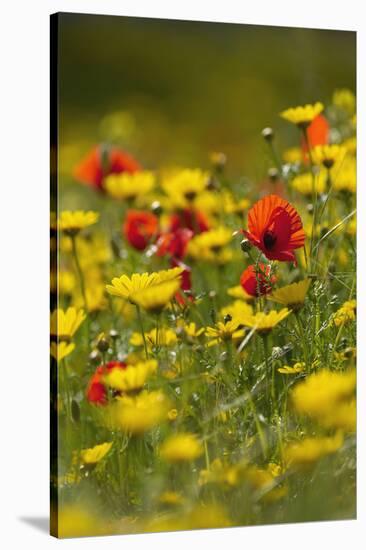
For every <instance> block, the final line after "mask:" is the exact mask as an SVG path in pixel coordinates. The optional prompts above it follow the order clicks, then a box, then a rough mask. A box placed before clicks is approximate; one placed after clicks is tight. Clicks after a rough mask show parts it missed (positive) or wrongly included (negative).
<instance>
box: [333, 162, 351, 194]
mask: <svg viewBox="0 0 366 550" xmlns="http://www.w3.org/2000/svg"><path fill="white" fill-rule="evenodd" d="M331 176H332V185H333V189H334V190H335V191H338V192H342V191H345V192H348V193H356V190H357V171H356V159H355V158H354V157H351V156H350V155H348V156H346V157H345V158H344V160H343V162H342V163H341V164H340V166H339V167H338V165H336V166H334V167H333V168H332V172H331Z"/></svg>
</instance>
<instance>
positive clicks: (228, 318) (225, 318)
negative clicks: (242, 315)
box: [224, 313, 233, 325]
mask: <svg viewBox="0 0 366 550" xmlns="http://www.w3.org/2000/svg"><path fill="white" fill-rule="evenodd" d="M232 319H233V318H232V316H231V315H230V313H228V314H227V315H225V317H224V323H225V325H226V323H230V321H232Z"/></svg>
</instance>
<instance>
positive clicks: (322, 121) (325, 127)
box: [301, 115, 329, 160]
mask: <svg viewBox="0 0 366 550" xmlns="http://www.w3.org/2000/svg"><path fill="white" fill-rule="evenodd" d="M306 133H307V136H308V141H309V144H310V147H311V149H313V148H314V147H316V146H317V145H326V144H327V143H328V141H329V123H328V121H327V119H326V118H325V116H324V115H318V116H316V117H315V118H314V120H313V121H312V122H311V124H309V126H308V127H307V129H306ZM301 148H302V151H303V154H304V159H305V160H307V157H308V153H309V148H308V146H307V143H306V140H305V138H304V137H302V140H301Z"/></svg>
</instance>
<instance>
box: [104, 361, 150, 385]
mask: <svg viewBox="0 0 366 550" xmlns="http://www.w3.org/2000/svg"><path fill="white" fill-rule="evenodd" d="M157 368H158V364H157V362H156V361H155V360H154V359H151V360H150V361H145V362H140V363H137V364H135V365H129V366H127V367H126V368H125V369H111V370H110V371H109V372H107V374H105V375H104V376H103V382H104V383H105V384H106V385H107V386H108V387H110V388H112V389H113V390H117V391H122V392H126V393H130V392H136V391H139V390H141V389H142V387H143V386H144V385H145V383H146V381H147V380H148V378H149V377H150V376H151V375H152V374H154V373H155V372H156V370H157Z"/></svg>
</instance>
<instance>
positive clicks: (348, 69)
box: [59, 14, 356, 179]
mask: <svg viewBox="0 0 366 550" xmlns="http://www.w3.org/2000/svg"><path fill="white" fill-rule="evenodd" d="M59 75H60V88H59V90H60V141H59V143H60V146H61V152H62V154H61V171H62V172H64V173H67V172H69V170H70V168H71V166H72V164H73V162H74V161H75V159H76V158H77V157H79V156H80V154H83V153H85V152H86V151H87V149H88V147H89V145H92V144H93V143H96V142H99V141H101V140H111V139H112V140H113V141H115V142H117V143H119V144H120V145H122V146H123V147H125V148H126V149H127V150H129V151H130V152H131V153H132V154H134V155H135V156H136V157H137V158H138V160H139V161H140V162H141V163H142V164H143V165H144V166H145V167H147V168H157V167H160V166H162V165H172V164H173V165H176V164H178V165H184V166H202V167H205V166H208V165H209V160H208V154H209V153H210V152H211V151H216V150H220V151H223V152H225V153H226V154H227V156H228V159H229V162H228V171H229V173H230V174H233V175H235V174H246V175H248V176H249V177H252V178H254V179H258V178H261V177H263V175H264V174H265V172H266V170H267V168H268V163H265V162H264V160H263V153H264V144H263V143H262V139H261V136H260V131H261V129H262V128H263V127H264V126H268V125H269V126H273V127H274V128H276V131H278V133H279V141H280V145H281V146H286V145H288V144H290V143H292V144H294V136H295V135H296V128H293V127H291V125H289V124H288V123H286V122H285V121H282V120H281V119H280V118H279V117H278V113H279V111H281V110H282V109H284V108H286V107H288V106H295V105H299V104H303V103H307V102H313V101H316V100H320V101H323V102H325V103H327V102H329V101H330V99H331V96H332V93H333V91H334V89H335V88H343V87H347V88H350V89H352V90H353V91H355V79H356V33H354V32H344V31H328V30H308V29H300V28H280V27H261V26H251V25H239V24H226V23H221V24H220V23H203V22H190V21H172V20H160V19H139V18H131V17H119V16H116V17H112V16H99V15H98V16H95V15H79V14H60V27H59ZM296 139H297V138H296V137H295V142H296Z"/></svg>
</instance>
